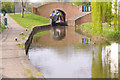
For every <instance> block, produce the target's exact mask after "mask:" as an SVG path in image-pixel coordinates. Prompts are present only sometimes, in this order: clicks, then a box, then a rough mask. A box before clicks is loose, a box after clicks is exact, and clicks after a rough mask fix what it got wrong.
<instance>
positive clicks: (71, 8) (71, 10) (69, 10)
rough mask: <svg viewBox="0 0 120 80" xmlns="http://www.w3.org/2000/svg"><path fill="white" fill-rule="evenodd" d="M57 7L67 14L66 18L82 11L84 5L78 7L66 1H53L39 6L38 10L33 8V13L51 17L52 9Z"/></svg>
mask: <svg viewBox="0 0 120 80" xmlns="http://www.w3.org/2000/svg"><path fill="white" fill-rule="evenodd" d="M56 9H59V10H62V11H63V12H64V13H65V14H66V20H68V19H69V18H71V17H74V16H75V15H78V14H79V13H81V12H82V6H80V7H78V6H75V5H72V4H70V3H66V2H52V3H48V4H45V5H42V6H40V7H38V8H37V12H35V8H33V10H32V13H34V14H38V15H40V16H43V17H47V18H49V17H50V14H51V13H52V11H53V10H56Z"/></svg>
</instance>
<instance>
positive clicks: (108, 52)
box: [92, 43, 118, 78]
mask: <svg viewBox="0 0 120 80" xmlns="http://www.w3.org/2000/svg"><path fill="white" fill-rule="evenodd" d="M96 53H97V54H96ZM92 55H93V58H92V77H93V78H118V44H116V43H112V44H111V45H109V46H106V47H102V46H101V45H99V46H98V49H97V52H94V51H93V52H92Z"/></svg>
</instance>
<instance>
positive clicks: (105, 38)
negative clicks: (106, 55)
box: [76, 23, 120, 44]
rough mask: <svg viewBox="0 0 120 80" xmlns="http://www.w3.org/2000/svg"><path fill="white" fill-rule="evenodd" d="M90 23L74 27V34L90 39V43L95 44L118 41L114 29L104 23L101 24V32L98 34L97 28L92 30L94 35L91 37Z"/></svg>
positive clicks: (117, 35) (116, 32)
mask: <svg viewBox="0 0 120 80" xmlns="http://www.w3.org/2000/svg"><path fill="white" fill-rule="evenodd" d="M92 30H93V29H92V23H83V24H81V25H78V26H76V32H77V33H80V34H83V35H85V36H87V37H88V38H91V39H92V41H93V42H94V43H96V44H99V43H100V44H101V43H106V42H111V41H116V42H118V41H119V37H120V35H119V33H118V31H114V27H113V26H112V27H107V25H106V23H103V28H102V32H101V33H98V30H99V29H98V28H97V26H96V27H95V29H94V32H95V35H92Z"/></svg>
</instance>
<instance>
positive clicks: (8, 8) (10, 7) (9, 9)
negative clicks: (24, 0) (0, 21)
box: [1, 2, 14, 13]
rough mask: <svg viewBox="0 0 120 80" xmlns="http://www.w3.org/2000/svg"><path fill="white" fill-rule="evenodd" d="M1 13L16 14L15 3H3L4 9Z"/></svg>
mask: <svg viewBox="0 0 120 80" xmlns="http://www.w3.org/2000/svg"><path fill="white" fill-rule="evenodd" d="M1 11H2V12H3V11H5V12H7V13H13V12H14V3H13V2H2V8H1Z"/></svg>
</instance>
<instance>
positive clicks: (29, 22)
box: [9, 13, 50, 29]
mask: <svg viewBox="0 0 120 80" xmlns="http://www.w3.org/2000/svg"><path fill="white" fill-rule="evenodd" d="M9 16H10V17H12V18H13V19H14V20H15V21H16V22H17V23H18V24H19V25H20V26H22V27H24V28H26V27H27V26H28V27H29V29H30V28H31V27H33V26H40V25H45V24H49V22H50V21H49V19H48V18H45V17H41V16H39V15H36V14H32V13H26V14H25V15H24V18H21V14H16V15H13V14H10V15H9Z"/></svg>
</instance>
